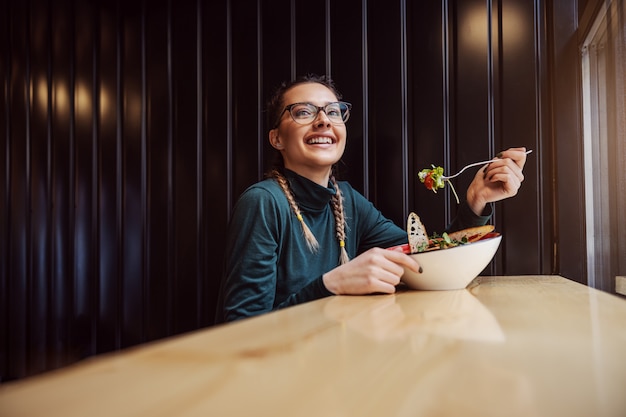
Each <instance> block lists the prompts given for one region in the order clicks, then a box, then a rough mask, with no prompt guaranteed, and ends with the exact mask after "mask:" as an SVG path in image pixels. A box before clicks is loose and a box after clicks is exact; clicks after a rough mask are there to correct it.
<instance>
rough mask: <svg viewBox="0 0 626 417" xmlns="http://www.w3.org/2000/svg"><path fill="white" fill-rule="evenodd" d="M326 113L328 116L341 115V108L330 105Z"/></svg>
mask: <svg viewBox="0 0 626 417" xmlns="http://www.w3.org/2000/svg"><path fill="white" fill-rule="evenodd" d="M326 114H327V115H328V117H341V110H339V109H337V108H333V107H331V108H329V109H328V111H327V112H326Z"/></svg>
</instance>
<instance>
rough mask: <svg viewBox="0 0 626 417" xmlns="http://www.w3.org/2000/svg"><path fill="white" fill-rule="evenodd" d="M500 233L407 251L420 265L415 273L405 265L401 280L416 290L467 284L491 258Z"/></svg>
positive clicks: (457, 287) (458, 286) (451, 288)
mask: <svg viewBox="0 0 626 417" xmlns="http://www.w3.org/2000/svg"><path fill="white" fill-rule="evenodd" d="M501 240H502V235H500V236H496V237H492V238H488V239H483V240H479V241H478V242H474V243H468V244H465V245H460V246H455V247H453V248H449V249H440V250H434V251H429V252H421V253H416V254H412V255H409V256H411V257H413V259H415V260H416V261H417V262H418V263H419V264H420V266H421V267H422V270H423V272H422V273H421V274H416V273H415V272H413V271H410V270H407V269H406V268H405V271H404V275H403V276H402V281H403V282H404V283H405V284H406V285H407V286H409V287H410V288H413V289H416V290H459V289H463V288H465V287H467V285H468V284H469V283H470V282H472V281H473V280H474V278H476V277H477V276H478V274H480V273H481V272H482V271H483V270H484V269H485V268H486V267H487V265H489V262H491V260H492V259H493V256H494V255H495V254H496V251H497V250H498V247H499V246H500V241H501Z"/></svg>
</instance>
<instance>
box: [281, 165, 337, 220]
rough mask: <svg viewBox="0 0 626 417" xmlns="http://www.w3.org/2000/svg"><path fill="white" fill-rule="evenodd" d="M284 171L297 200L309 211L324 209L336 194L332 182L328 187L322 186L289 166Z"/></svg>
mask: <svg viewBox="0 0 626 417" xmlns="http://www.w3.org/2000/svg"><path fill="white" fill-rule="evenodd" d="M283 172H284V174H285V177H286V178H287V180H288V181H289V185H290V187H291V191H292V192H293V194H294V196H295V199H296V202H297V203H298V205H299V206H300V208H302V209H305V210H307V211H321V210H324V209H325V208H326V207H327V206H328V203H329V202H330V200H331V198H332V197H333V196H334V195H335V194H336V191H335V188H334V187H333V186H332V184H330V183H329V184H328V186H327V187H322V186H321V185H319V184H317V183H315V182H313V181H311V180H310V179H308V178H306V177H303V176H301V175H299V174H296V173H295V172H294V171H291V170H289V169H287V168H285V169H284V171H283Z"/></svg>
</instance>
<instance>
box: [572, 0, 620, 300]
mask: <svg viewBox="0 0 626 417" xmlns="http://www.w3.org/2000/svg"><path fill="white" fill-rule="evenodd" d="M625 1H626V0H613V1H607V2H604V3H603V4H602V8H601V10H600V12H599V13H598V15H597V17H596V20H595V22H594V24H593V26H592V28H591V30H590V31H589V34H588V36H587V38H586V40H585V42H584V44H583V48H582V74H583V80H582V81H583V116H584V117H583V120H584V151H585V152H584V155H585V161H584V163H585V172H586V174H585V200H586V201H585V206H586V226H587V265H588V271H587V272H588V282H589V285H590V286H592V287H595V288H598V289H601V290H605V291H609V292H614V291H615V290H616V288H618V289H620V288H622V287H623V281H622V279H623V277H624V276H626V76H625V74H626V45H625V42H626V41H625V39H626V28H625V25H626V19H625V14H624V2H625ZM616 282H617V285H616Z"/></svg>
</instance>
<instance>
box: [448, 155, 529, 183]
mask: <svg viewBox="0 0 626 417" xmlns="http://www.w3.org/2000/svg"><path fill="white" fill-rule="evenodd" d="M532 151H533V150H532V149H531V150H528V151H526V155H528V154H529V153H531V152H532ZM496 160H497V158H492V159H490V160H488V161H480V162H474V163H473V164H469V165H465V166H464V167H463V169H461V170H460V171H459V172H457V173H456V174H454V175H450V176H446V175H442V176H441V179H442V180H444V181H447V180H450V179H452V178H454V177H458V176H459V175H461V174H462V173H463V171H465V170H466V169H468V168H471V167H475V166H477V165H484V164H488V163H490V162H493V161H496Z"/></svg>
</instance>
